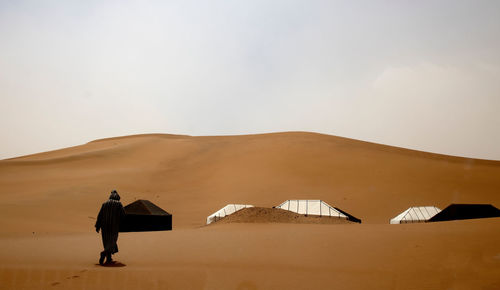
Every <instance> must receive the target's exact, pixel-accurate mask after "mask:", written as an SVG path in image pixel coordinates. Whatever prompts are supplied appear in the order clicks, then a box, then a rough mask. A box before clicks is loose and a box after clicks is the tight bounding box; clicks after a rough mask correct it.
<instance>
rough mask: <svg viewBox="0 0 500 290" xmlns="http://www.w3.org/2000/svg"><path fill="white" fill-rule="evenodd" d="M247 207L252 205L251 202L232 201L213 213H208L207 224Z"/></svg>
mask: <svg viewBox="0 0 500 290" xmlns="http://www.w3.org/2000/svg"><path fill="white" fill-rule="evenodd" d="M247 207H253V205H251V204H234V203H231V204H228V205H226V206H225V207H223V208H221V209H219V210H218V211H216V212H214V213H213V214H211V215H209V216H208V217H207V225H208V224H210V223H212V222H214V221H217V220H219V219H221V218H223V217H225V216H227V215H230V214H233V213H235V212H237V211H239V210H240V209H244V208H247Z"/></svg>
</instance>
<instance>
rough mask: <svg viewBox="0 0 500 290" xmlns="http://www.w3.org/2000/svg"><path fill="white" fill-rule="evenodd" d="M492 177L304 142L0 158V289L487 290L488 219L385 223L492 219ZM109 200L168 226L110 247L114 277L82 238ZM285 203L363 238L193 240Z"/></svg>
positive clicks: (128, 145) (174, 139)
mask: <svg viewBox="0 0 500 290" xmlns="http://www.w3.org/2000/svg"><path fill="white" fill-rule="evenodd" d="M499 176H500V162H498V161H488V160H477V159H469V158H461V157H452V156H445V155H438V154H431V153H425V152H419V151H413V150H406V149H402V148H396V147H389V146H384V145H378V144H373V143H368V142H362V141H356V140H351V139H346V138H340V137H335V136H328V135H321V134H314V133H303V132H289V133H276V134H262V135H246V136H215V137H190V136H182V135H161V134H152V135H137V136H128V137H119V138H109V139H103V140H97V141H93V142H90V143H87V144H84V145H81V146H76V147H72V148H66V149H62V150H57V151H51V152H45V153H40V154H34V155H29V156H23V157H18V158H13V159H8V160H2V161H0V228H1V229H2V230H1V231H0V249H1V250H0V258H1V262H0V279H1V281H0V282H3V283H0V284H2V285H3V286H0V289H19V288H20V287H17V286H19V285H24V284H22V283H26V284H25V286H26V289H43V288H40V287H36V285H37V283H38V282H40V283H42V282H41V281H42V280H43V283H45V284H43V283H42V284H43V285H45V286H44V287H46V288H51V287H54V289H56V288H55V287H60V289H71V288H75V289H99V288H98V287H97V284H99V281H102V282H105V283H104V284H103V285H108V286H110V287H108V289H109V288H116V289H118V288H121V289H123V288H125V289H127V287H128V289H141V288H144V289H145V288H147V287H145V286H144V285H149V286H150V288H148V289H167V288H168V287H170V288H168V289H171V288H172V287H174V288H177V289H188V288H192V289H202V288H205V289H236V288H238V287H240V289H279V288H282V287H279V286H283V287H288V288H289V289H311V288H310V287H308V285H309V286H311V285H312V286H324V285H329V283H335V285H337V286H338V288H335V287H334V288H332V289H367V288H366V287H368V288H370V287H369V286H370V285H371V286H373V287H371V288H372V289H412V288H411V287H414V288H413V289H424V288H425V289H482V288H481V287H484V289H498V288H499V287H498V286H499V285H500V280H499V279H498V278H497V277H499V275H498V274H499V273H500V259H499V258H498V257H499V255H500V252H498V247H497V246H496V245H498V244H500V243H499V242H500V235H499V229H500V227H499V225H500V224H499V219H498V218H496V219H487V220H484V221H460V222H451V223H449V222H447V223H440V224H436V225H427V224H426V225H396V226H394V225H393V226H391V225H387V223H388V222H389V219H390V218H392V217H394V216H396V215H397V214H398V213H400V212H401V211H403V210H404V209H406V208H408V207H409V206H419V205H435V206H437V207H440V208H444V207H446V206H447V205H448V204H449V203H492V204H493V205H495V206H497V207H498V205H500V194H499V188H500V178H499ZM111 189H117V190H118V192H119V193H120V194H121V196H122V202H123V203H124V204H128V203H130V202H133V201H134V200H135V199H149V200H151V201H152V202H154V203H155V204H157V205H159V206H160V207H162V208H164V209H165V210H167V211H168V212H170V213H172V214H173V226H174V230H173V231H172V232H165V233H143V234H136V233H130V234H123V235H122V236H121V237H120V241H119V245H120V246H121V248H120V249H121V252H120V253H119V254H118V259H119V260H120V261H121V262H123V263H124V264H126V266H125V267H116V268H112V269H110V268H105V269H104V268H102V267H97V266H95V265H94V264H95V262H96V261H95V259H96V253H97V251H98V248H99V246H100V240H99V239H98V238H99V237H98V236H97V234H95V233H94V234H92V235H91V234H90V233H91V232H92V231H93V224H94V222H95V217H96V215H97V211H98V209H99V206H100V204H101V203H102V202H103V201H104V200H105V199H106V198H107V196H108V194H109V191H110V190H111ZM287 199H321V200H324V201H326V202H328V203H329V204H331V205H332V206H338V207H339V208H342V209H343V210H345V211H346V212H349V213H351V214H352V215H354V216H356V217H358V218H360V219H362V220H363V224H362V225H358V224H354V225H301V224H272V225H267V224H252V225H247V224H225V225H215V226H208V227H207V226H204V223H205V220H206V217H207V216H208V215H209V214H211V213H212V212H214V211H215V210H217V209H219V208H221V207H223V206H224V205H226V204H228V203H242V204H253V205H256V206H259V207H272V206H276V205H278V204H280V203H281V202H283V201H284V200H287ZM221 241H223V243H222V244H221V243H220V242H221ZM274 241H275V242H276V243H277V244H273V243H274ZM145 245H146V247H145ZM222 245H223V246H222ZM306 246H307V247H306ZM77 248H78V249H81V250H80V251H77V252H73V250H76V249H77ZM309 248H314V249H315V250H314V251H313V250H310V249H309ZM24 249H28V251H26V250H24ZM222 249H223V250H222ZM291 252H293V253H294V254H293V255H295V258H291V257H293V255H291V254H290V253H291ZM157 253H159V254H158V255H157ZM190 253H191V254H190ZM287 255H290V258H289V257H288V256H287ZM314 256H316V258H313V257H314ZM293 259H298V260H293ZM296 261H305V262H303V263H298V262H296ZM318 261H319V262H318ZM336 261H341V262H342V263H340V264H339V263H338V262H336ZM318 263H319V264H318ZM402 269H404V270H402ZM412 269H413V270H412ZM83 270H85V271H86V272H85V273H84V272H82V273H84V274H78V271H83ZM58 273H59V274H58ZM104 273H112V275H113V277H114V278H109V279H110V280H108V279H107V278H104V276H103V275H104ZM146 273H150V274H146ZM151 273H152V274H151ZM227 273H230V275H228V274H227ZM272 273H274V275H272ZM12 275H14V277H24V278H19V279H18V278H13V276H12ZM16 275H18V276H16ZM57 275H59V276H57ZM42 276H43V277H45V278H41V277H42ZM56 276H57V277H56ZM72 276H79V277H77V278H71V277H72ZM37 277H38V278H37ZM67 277H70V278H68V279H66V278H67ZM155 277H156V278H155ZM195 277H197V278H195ZM422 277H425V279H422ZM52 278H53V279H52ZM125 278H127V279H129V280H128V281H129V282H126V283H125V282H123V281H122V280H123V279H125ZM13 279H14V280H13ZM64 279H66V280H64ZM155 279H156V280H155ZM22 281H26V282H22ZM37 281H38V282H37ZM158 281H163V282H161V283H160V282H158ZM308 281H309V282H308ZM49 282H50V283H49ZM56 282H57V283H59V284H54V285H52V284H51V283H56ZM407 282H411V283H410V284H408V283H407ZM427 282H428V284H426V283H427ZM106 283H108V284H106ZM124 283H125V284H126V285H124ZM127 283H129V284H127ZM155 283H157V284H155ZM158 283H159V284H158ZM162 283H163V284H162ZM183 283H184V284H183ZM307 283H312V284H307ZM40 285H41V284H40ZM64 285H66V286H68V285H70V288H67V287H66V286H64ZM130 285H136V286H134V287H133V286H130ZM169 285H170V286H169ZM409 285H411V287H410V286H409ZM63 286H64V287H63ZM143 286H144V287H143ZM337 286H336V287H337ZM340 286H342V287H340ZM417 286H418V287H417ZM465 286H467V287H465ZM476 286H477V287H476ZM2 287H3V288H2ZM30 287H31V288H30ZM65 287H66V288H65ZM95 287H97V288H95ZM99 287H101V289H106V287H105V286H99ZM151 287H152V288H151ZM155 287H156V288H155ZM245 287H246V288H245ZM252 287H253V288H252ZM471 287H472V288H471ZM327 288H328V287H327Z"/></svg>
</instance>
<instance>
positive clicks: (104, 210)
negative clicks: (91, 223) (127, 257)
mask: <svg viewBox="0 0 500 290" xmlns="http://www.w3.org/2000/svg"><path fill="white" fill-rule="evenodd" d="M124 216H125V210H124V209H123V205H122V203H121V202H120V196H119V195H118V192H116V190H113V191H111V195H110V196H109V199H108V200H107V201H106V202H104V203H103V204H102V206H101V210H100V211H99V215H98V216H97V221H96V223H95V230H96V232H98V233H99V230H102V231H101V234H102V244H103V246H104V251H102V252H101V257H100V258H99V264H101V265H102V264H103V262H104V257H106V264H107V263H111V262H113V260H112V259H111V255H113V254H114V253H118V245H117V244H116V241H117V240H118V232H119V231H120V222H121V220H122V218H123V217H124Z"/></svg>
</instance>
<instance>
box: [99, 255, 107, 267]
mask: <svg viewBox="0 0 500 290" xmlns="http://www.w3.org/2000/svg"><path fill="white" fill-rule="evenodd" d="M105 257H106V255H105V254H104V252H103V253H101V257H100V258H99V265H102V264H103V263H104V258H105Z"/></svg>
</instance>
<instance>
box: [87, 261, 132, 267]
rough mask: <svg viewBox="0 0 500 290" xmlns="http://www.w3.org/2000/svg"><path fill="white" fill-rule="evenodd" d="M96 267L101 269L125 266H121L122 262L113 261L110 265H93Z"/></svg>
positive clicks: (122, 265)
mask: <svg viewBox="0 0 500 290" xmlns="http://www.w3.org/2000/svg"><path fill="white" fill-rule="evenodd" d="M95 265H96V266H101V267H125V266H127V265H125V264H123V263H122V262H118V261H113V262H111V263H104V264H102V265H101V264H95Z"/></svg>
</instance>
